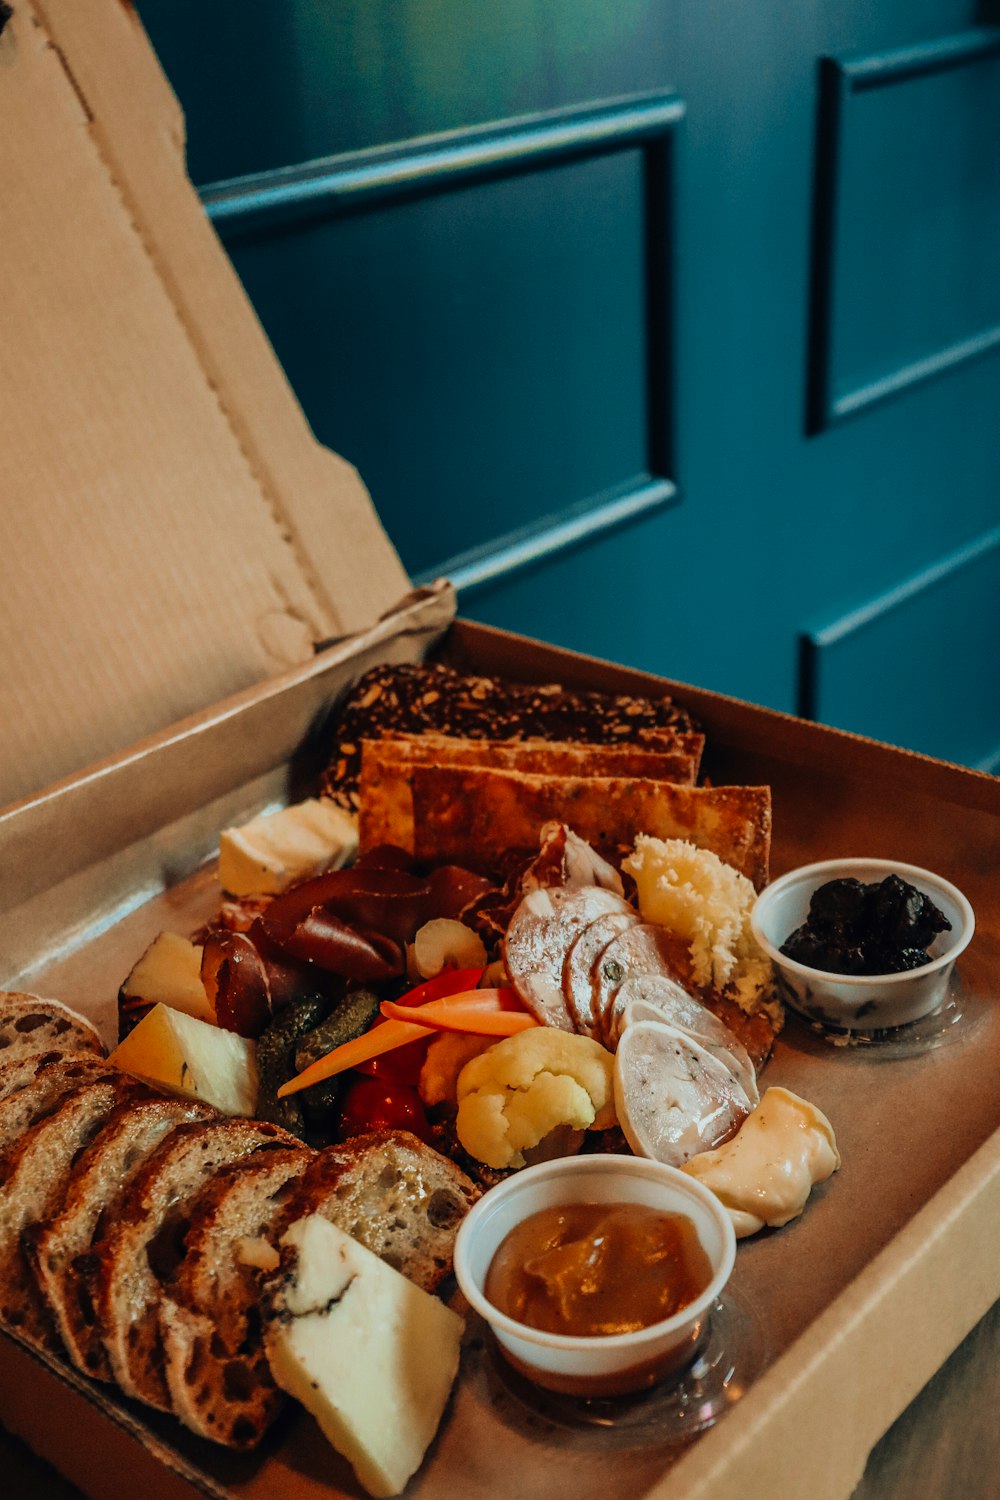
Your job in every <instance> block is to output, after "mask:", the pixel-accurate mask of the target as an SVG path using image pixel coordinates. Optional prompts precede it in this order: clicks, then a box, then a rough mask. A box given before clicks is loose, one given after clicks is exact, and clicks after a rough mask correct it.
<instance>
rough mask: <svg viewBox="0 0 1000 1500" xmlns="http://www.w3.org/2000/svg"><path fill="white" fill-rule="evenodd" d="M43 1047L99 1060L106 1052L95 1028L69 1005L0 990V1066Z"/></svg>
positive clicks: (38, 996)
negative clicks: (80, 1052) (89, 1056)
mask: <svg viewBox="0 0 1000 1500" xmlns="http://www.w3.org/2000/svg"><path fill="white" fill-rule="evenodd" d="M46 1047H55V1048H58V1050H60V1051H62V1052H70V1051H84V1052H94V1053H96V1054H97V1055H98V1056H99V1057H103V1056H104V1051H105V1049H104V1043H103V1042H102V1041H101V1038H100V1037H99V1036H98V1034H97V1031H96V1030H95V1028H94V1027H93V1026H92V1025H91V1024H90V1022H89V1021H88V1020H87V1019H86V1017H85V1016H81V1015H78V1014H77V1012H76V1011H75V1010H70V1008H69V1006H68V1005H63V1004H62V1003H61V1002H60V1001H59V1000H45V999H43V998H42V997H41V996H40V995H29V994H25V993H24V992H23V991H21V990H0V1065H3V1064H5V1063H7V1062H8V1061H13V1059H14V1058H15V1057H17V1056H18V1055H19V1054H21V1053H25V1052H38V1051H39V1050H40V1049H43V1048H46Z"/></svg>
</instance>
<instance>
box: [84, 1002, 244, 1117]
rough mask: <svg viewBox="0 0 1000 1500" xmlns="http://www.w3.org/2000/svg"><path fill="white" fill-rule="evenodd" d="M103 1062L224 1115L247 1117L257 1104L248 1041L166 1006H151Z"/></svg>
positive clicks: (231, 1032)
mask: <svg viewBox="0 0 1000 1500" xmlns="http://www.w3.org/2000/svg"><path fill="white" fill-rule="evenodd" d="M108 1060H109V1062H112V1063H114V1064H115V1066H116V1067H119V1068H121V1069H123V1071H124V1072H126V1073H132V1074H133V1075H134V1076H135V1077H136V1078H142V1079H143V1080H144V1081H145V1082H146V1083H152V1084H155V1085H157V1087H159V1088H164V1089H168V1090H169V1091H170V1092H171V1093H174V1094H181V1095H183V1097H184V1098H185V1099H200V1100H202V1102H203V1103H205V1104H213V1105H214V1106H215V1108H216V1109H220V1110H222V1112H223V1114H227V1115H252V1114H253V1112H254V1107H255V1106H256V1103H257V1058H256V1049H255V1047H254V1044H253V1042H252V1041H249V1040H248V1039H247V1038H246V1037H242V1036H237V1035H236V1033H235V1032H233V1031H223V1030H222V1028H221V1027H219V1026H212V1025H209V1023H208V1022H207V1021H199V1020H197V1019H196V1018H195V1017H194V1016H188V1015H185V1014H184V1012H183V1011H179V1010H173V1009H171V1007H170V1006H168V1005H154V1006H153V1009H152V1010H151V1011H150V1012H149V1014H148V1015H146V1016H143V1018H142V1020H141V1021H140V1022H139V1024H138V1025H137V1026H136V1027H135V1029H134V1030H133V1031H131V1032H130V1033H129V1035H128V1036H127V1037H126V1038H125V1040H124V1041H123V1042H121V1043H120V1044H119V1045H118V1046H117V1047H116V1048H115V1050H114V1052H112V1054H111V1056H110V1058H109V1059H108Z"/></svg>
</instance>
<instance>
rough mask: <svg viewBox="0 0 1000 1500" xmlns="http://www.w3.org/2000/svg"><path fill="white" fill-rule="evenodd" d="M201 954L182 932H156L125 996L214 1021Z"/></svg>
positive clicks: (125, 986) (127, 983)
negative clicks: (182, 935) (202, 978)
mask: <svg viewBox="0 0 1000 1500" xmlns="http://www.w3.org/2000/svg"><path fill="white" fill-rule="evenodd" d="M201 953H202V950H201V948H200V947H199V946H198V945H197V944H196V943H192V942H190V941H189V939H188V938H186V937H181V936H180V934H179V933H176V932H160V933H157V935H156V937H155V938H154V939H153V941H152V942H151V943H150V945H149V947H148V948H147V949H146V951H145V953H144V954H143V955H142V957H141V958H140V959H139V961H138V963H137V964H136V965H135V966H134V967H133V968H132V969H131V970H130V972H129V976H128V978H127V979H126V981H125V983H124V984H123V985H122V995H123V997H124V998H125V999H127V1000H131V999H135V1000H148V1002H149V1003H150V1005H153V1004H156V1003H162V1004H163V1005H170V1006H172V1007H173V1009H174V1010H182V1011H184V1012H185V1013H186V1014H187V1015H189V1016H197V1017H198V1019H199V1020H201V1021H214V1020H215V1012H214V1011H213V1009H212V1006H211V1002H210V1001H209V998H208V995H207V994H206V993H205V986H204V985H203V984H202V982H201Z"/></svg>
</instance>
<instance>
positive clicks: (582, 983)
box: [562, 911, 639, 1045]
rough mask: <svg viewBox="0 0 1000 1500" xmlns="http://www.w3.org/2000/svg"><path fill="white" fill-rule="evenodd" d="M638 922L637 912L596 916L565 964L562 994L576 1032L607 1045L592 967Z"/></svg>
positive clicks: (572, 947)
mask: <svg viewBox="0 0 1000 1500" xmlns="http://www.w3.org/2000/svg"><path fill="white" fill-rule="evenodd" d="M638 923H639V915H638V913H637V912H634V911H633V912H625V911H610V912H606V913H605V915H604V916H603V917H597V918H596V919H595V920H594V921H593V922H591V923H590V926H589V927H585V928H584V929H583V931H582V932H581V933H580V934H579V935H578V936H577V937H575V938H574V939H573V941H572V943H571V944H570V948H569V952H568V953H567V954H566V962H565V964H564V965H563V977H562V986H563V995H564V996H565V999H566V1008H567V1009H568V1011H569V1013H570V1017H571V1018H572V1021H573V1026H574V1029H575V1030H576V1031H579V1032H581V1033H582V1034H583V1035H584V1036H590V1037H593V1038H594V1040H595V1041H598V1042H600V1043H601V1044H602V1045H603V1044H604V1037H603V1036H602V1034H601V1030H600V1027H599V1026H598V1024H597V1019H596V1017H595V1015H594V985H593V969H594V962H595V960H596V959H597V957H598V955H599V954H600V953H601V952H602V951H603V950H604V949H605V948H606V947H607V946H608V944H609V943H610V942H611V940H612V938H615V937H617V936H618V934H619V933H620V932H624V931H625V929H626V927H635V926H637V925H638Z"/></svg>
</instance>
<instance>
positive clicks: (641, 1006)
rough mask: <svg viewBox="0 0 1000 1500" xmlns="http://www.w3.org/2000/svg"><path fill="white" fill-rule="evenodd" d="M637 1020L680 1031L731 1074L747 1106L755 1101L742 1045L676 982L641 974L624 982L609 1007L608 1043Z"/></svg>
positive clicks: (754, 1082) (752, 1074)
mask: <svg viewBox="0 0 1000 1500" xmlns="http://www.w3.org/2000/svg"><path fill="white" fill-rule="evenodd" d="M639 1021H666V1022H667V1024H668V1025H670V1026H673V1027H674V1028H675V1029H676V1030H677V1031H682V1032H683V1033H684V1034H685V1036H689V1037H690V1038H691V1040H692V1041H695V1042H697V1043H698V1045H699V1046H700V1047H704V1049H705V1051H706V1052H711V1054H712V1056H713V1057H717V1058H718V1059H719V1061H720V1062H721V1063H723V1064H724V1065H725V1066H726V1067H728V1068H729V1069H730V1070H731V1071H732V1072H733V1073H734V1074H735V1076H736V1081H737V1082H738V1083H739V1085H740V1087H741V1088H742V1089H743V1092H744V1093H745V1094H746V1096H747V1098H748V1099H749V1100H750V1103H751V1104H757V1103H758V1102H759V1100H760V1093H759V1091H758V1088H757V1074H756V1071H755V1070H754V1065H753V1063H752V1062H751V1060H750V1055H749V1053H748V1052H747V1050H746V1048H745V1047H744V1046H743V1043H742V1042H741V1041H740V1040H739V1038H738V1037H737V1036H736V1035H735V1034H734V1033H733V1032H732V1031H730V1029H729V1027H728V1026H726V1025H725V1024H724V1023H723V1022H722V1021H720V1020H719V1018H718V1017H717V1016H714V1015H713V1014H712V1012H711V1011H710V1010H709V1009H708V1008H707V1006H705V1005H702V1003H701V1001H700V1000H696V999H695V997H694V996H693V995H689V994H688V992H687V991H686V990H685V989H682V987H681V986H680V985H679V984H678V983H677V982H676V980H673V979H664V978H662V977H661V976H660V975H653V974H644V975H643V976H642V977H641V978H635V979H627V980H626V981H625V983H624V984H623V985H622V986H621V988H620V989H619V990H618V992H617V994H616V995H615V998H614V1001H613V1004H612V1023H611V1036H610V1041H611V1042H612V1043H613V1044H617V1043H618V1041H619V1040H620V1037H621V1033H622V1032H623V1031H624V1029H625V1027H626V1026H634V1025H635V1024H636V1023H637V1022H639Z"/></svg>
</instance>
